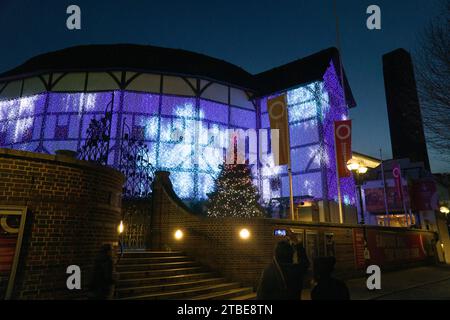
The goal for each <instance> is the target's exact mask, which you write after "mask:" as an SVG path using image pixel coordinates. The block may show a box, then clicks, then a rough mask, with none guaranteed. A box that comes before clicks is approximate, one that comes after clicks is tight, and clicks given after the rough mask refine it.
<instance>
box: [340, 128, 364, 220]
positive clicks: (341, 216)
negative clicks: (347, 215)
mask: <svg viewBox="0 0 450 320" xmlns="http://www.w3.org/2000/svg"><path fill="white" fill-rule="evenodd" d="M335 132H336V123H335V122H333V137H334V158H335V159H336V161H335V162H336V184H337V193H338V204H339V222H340V223H344V215H343V213H342V201H341V182H340V181H339V180H340V177H339V165H338V156H337V146H336V133H335ZM361 210H362V208H361Z"/></svg>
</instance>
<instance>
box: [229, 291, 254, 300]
mask: <svg viewBox="0 0 450 320" xmlns="http://www.w3.org/2000/svg"><path fill="white" fill-rule="evenodd" d="M230 300H256V293H255V292H252V293H248V294H244V295H243V296H237V297H234V298H231V299H230Z"/></svg>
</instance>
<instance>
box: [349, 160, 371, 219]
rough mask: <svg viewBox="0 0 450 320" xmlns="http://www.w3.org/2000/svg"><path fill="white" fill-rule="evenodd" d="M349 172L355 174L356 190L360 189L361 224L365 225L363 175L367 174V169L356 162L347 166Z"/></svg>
mask: <svg viewBox="0 0 450 320" xmlns="http://www.w3.org/2000/svg"><path fill="white" fill-rule="evenodd" d="M347 168H348V170H350V171H352V172H354V173H355V176H356V188H357V189H358V196H359V209H360V214H361V222H360V223H361V224H365V218H364V207H363V201H362V181H361V175H363V174H365V173H366V172H367V167H365V166H362V165H360V164H359V163H356V162H350V163H349V164H347Z"/></svg>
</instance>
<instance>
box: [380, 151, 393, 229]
mask: <svg viewBox="0 0 450 320" xmlns="http://www.w3.org/2000/svg"><path fill="white" fill-rule="evenodd" d="M380 159H381V178H382V179H383V192H384V209H385V210H386V219H387V221H388V226H390V225H391V219H390V217H389V210H388V202H387V192H386V178H385V176H384V164H383V153H382V151H381V148H380Z"/></svg>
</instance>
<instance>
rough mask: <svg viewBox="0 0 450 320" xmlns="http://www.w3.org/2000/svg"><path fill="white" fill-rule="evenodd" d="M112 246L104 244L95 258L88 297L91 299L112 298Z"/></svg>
mask: <svg viewBox="0 0 450 320" xmlns="http://www.w3.org/2000/svg"><path fill="white" fill-rule="evenodd" d="M113 267H114V262H113V257H112V246H111V245H110V244H104V245H103V246H102V247H101V249H100V251H99V254H98V256H97V258H96V260H95V264H94V271H93V274H92V281H91V285H90V290H91V294H90V298H91V299H93V300H107V299H112V297H113V292H114V283H115V281H114V274H113Z"/></svg>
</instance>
